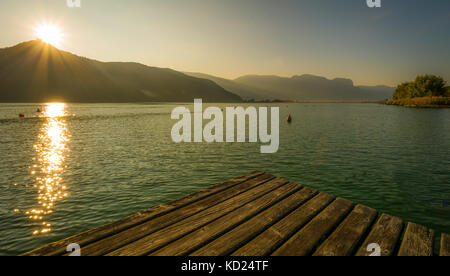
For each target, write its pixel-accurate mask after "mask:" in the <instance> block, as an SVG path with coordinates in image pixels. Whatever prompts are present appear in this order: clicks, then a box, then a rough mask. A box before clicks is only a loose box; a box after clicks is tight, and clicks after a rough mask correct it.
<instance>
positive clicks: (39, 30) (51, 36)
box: [35, 24, 63, 46]
mask: <svg viewBox="0 0 450 276" xmlns="http://www.w3.org/2000/svg"><path fill="white" fill-rule="evenodd" d="M35 32H36V36H37V37H38V38H39V39H41V40H42V41H44V42H45V43H48V44H52V45H53V46H60V44H61V41H62V37H63V35H62V32H61V30H60V28H59V27H58V26H56V25H52V24H42V25H40V26H38V27H36V28H35Z"/></svg>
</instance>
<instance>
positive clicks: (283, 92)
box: [186, 73, 395, 102]
mask: <svg viewBox="0 0 450 276" xmlns="http://www.w3.org/2000/svg"><path fill="white" fill-rule="evenodd" d="M186 74H188V75H190V76H195V77H199V78H205V79H209V80H212V81H214V82H215V83H217V84H218V85H220V86H222V87H223V88H225V89H226V90H228V91H231V92H233V93H235V94H237V95H239V96H241V97H242V98H243V99H247V100H248V99H255V100H274V99H279V100H293V101H354V102H357V101H358V102H359V101H379V100H385V99H390V98H392V94H393V93H394V90H395V88H393V87H388V86H354V84H353V81H352V80H350V79H343V78H337V79H333V80H329V79H326V78H324V77H318V76H313V75H301V76H293V77H291V78H284V77H279V76H258V75H248V76H243V77H240V78H237V79H235V80H228V79H223V78H219V77H215V76H211V75H206V74H202V73H186Z"/></svg>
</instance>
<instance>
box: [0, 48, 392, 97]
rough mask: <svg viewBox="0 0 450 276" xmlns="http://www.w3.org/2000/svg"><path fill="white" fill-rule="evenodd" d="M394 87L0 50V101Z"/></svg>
mask: <svg viewBox="0 0 450 276" xmlns="http://www.w3.org/2000/svg"><path fill="white" fill-rule="evenodd" d="M393 92H394V88H391V87H386V86H375V87H371V86H359V87H357V86H354V85H353V81H352V80H350V79H334V80H329V79H326V78H323V77H317V76H312V75H302V76H293V77H292V78H283V77H279V76H256V75H248V76H243V77H240V78H237V79H235V80H229V79H224V78H219V77H215V76H211V75H207V74H202V73H181V72H178V71H174V70H171V69H165V68H157V67H149V66H146V65H143V64H139V63H132V62H100V61H97V60H93V59H88V58H84V57H80V56H77V55H74V54H72V53H69V52H65V51H61V50H59V49H57V48H55V47H53V46H51V45H49V44H47V43H44V42H42V41H40V40H33V41H29V42H24V43H21V44H18V45H16V46H13V47H10V48H4V49H0V102H48V101H66V102H155V101H160V102H192V101H193V99H194V98H202V99H203V100H204V101H205V102H240V101H242V99H246V100H249V99H254V100H274V99H278V100H296V101H378V100H384V99H390V98H391V97H392V94H393Z"/></svg>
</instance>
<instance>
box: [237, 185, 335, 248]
mask: <svg viewBox="0 0 450 276" xmlns="http://www.w3.org/2000/svg"><path fill="white" fill-rule="evenodd" d="M334 199H335V197H334V196H332V195H329V194H325V193H320V194H319V195H317V196H316V197H314V198H313V199H311V200H310V201H308V202H307V203H305V204H304V205H302V206H300V207H299V208H298V209H296V210H295V211H293V212H292V213H291V214H289V215H288V216H286V217H285V218H283V219H282V220H280V221H279V222H278V223H276V224H275V225H273V226H271V227H270V228H269V229H267V230H266V231H264V232H263V233H262V234H261V235H258V236H257V237H256V238H254V239H253V240H251V241H250V242H248V243H247V244H245V245H244V246H242V247H241V248H239V249H238V250H236V251H235V252H234V253H233V254H232V255H233V256H267V255H270V254H271V253H272V252H273V251H275V250H276V249H277V248H278V247H279V246H280V245H282V244H283V243H284V242H285V241H286V240H287V239H288V238H289V237H291V236H292V235H293V234H294V233H295V232H297V231H298V230H299V229H301V228H302V227H303V226H304V225H305V224H306V223H308V222H309V221H310V220H311V219H312V218H313V217H315V216H316V215H317V214H318V213H319V212H320V211H322V210H323V209H324V208H325V207H326V206H328V204H330V202H332V201H333V200H334ZM249 228H250V227H249ZM250 229H251V228H250ZM244 231H245V229H244Z"/></svg>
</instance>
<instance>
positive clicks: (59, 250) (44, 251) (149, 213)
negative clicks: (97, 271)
mask: <svg viewBox="0 0 450 276" xmlns="http://www.w3.org/2000/svg"><path fill="white" fill-rule="evenodd" d="M263 175H265V174H264V173H263V172H259V171H255V172H252V173H249V174H246V175H243V176H240V177H236V178H233V179H231V180H228V181H225V182H223V183H221V184H219V185H216V186H213V187H209V188H206V189H203V190H201V191H199V192H196V193H194V194H190V195H186V196H184V197H182V198H179V199H176V200H174V201H171V202H169V203H167V204H162V205H159V206H156V207H153V208H151V209H148V210H146V211H143V212H139V213H137V214H133V215H131V216H128V217H126V218H123V219H121V220H118V221H115V222H112V223H109V224H106V225H103V226H101V227H98V228H95V229H92V230H89V231H86V232H83V233H80V234H77V235H74V236H71V237H68V238H66V239H63V240H60V241H56V242H53V243H51V244H48V245H46V246H43V247H41V248H38V249H35V250H33V251H30V252H28V253H25V254H24V256H57V255H62V254H64V253H65V252H66V247H67V245H69V244H71V243H76V244H79V245H80V246H85V245H87V244H89V243H93V242H95V241H98V240H100V239H102V238H105V237H107V236H110V235H114V234H116V233H118V232H120V231H123V230H126V229H128V228H131V227H133V226H135V225H138V224H140V223H143V222H145V221H148V220H150V219H152V218H155V217H157V216H161V215H163V214H167V213H168V212H170V211H173V210H176V209H178V208H182V207H184V206H186V205H188V204H191V203H193V202H196V201H198V200H200V199H203V198H205V197H208V196H211V195H214V194H217V193H219V192H221V191H224V190H226V189H229V188H231V187H234V186H236V185H238V184H241V183H244V182H247V181H249V180H251V179H254V178H256V177H261V176H263ZM263 177H264V176H263ZM270 177H272V178H273V176H270Z"/></svg>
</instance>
